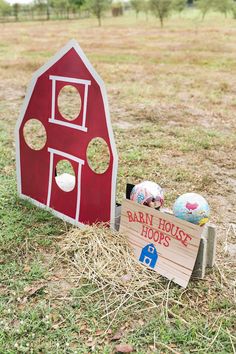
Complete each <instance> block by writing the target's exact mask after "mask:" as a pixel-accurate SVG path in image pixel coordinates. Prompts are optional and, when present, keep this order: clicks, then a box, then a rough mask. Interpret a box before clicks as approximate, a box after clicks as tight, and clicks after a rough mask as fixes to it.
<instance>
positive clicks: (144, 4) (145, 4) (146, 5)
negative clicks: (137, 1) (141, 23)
mask: <svg viewBox="0 0 236 354" xmlns="http://www.w3.org/2000/svg"><path fill="white" fill-rule="evenodd" d="M141 9H142V11H143V12H144V13H145V17H146V21H147V20H148V12H149V10H150V2H149V1H147V0H143V1H142V6H141Z"/></svg>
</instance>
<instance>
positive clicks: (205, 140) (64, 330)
mask: <svg viewBox="0 0 236 354" xmlns="http://www.w3.org/2000/svg"><path fill="white" fill-rule="evenodd" d="M0 33H1V34H0V77H1V80H0V97H1V100H0V167H1V169H0V353H4V354H5V353H39V352H41V353H89V352H92V351H93V352H95V353H112V351H113V350H114V347H115V345H116V344H117V343H121V342H122V343H129V344H131V345H133V347H134V349H135V350H136V352H137V353H140V354H141V353H143V354H146V353H170V352H173V353H192V352H193V353H194V352H195V353H233V352H234V351H235V346H236V344H235V340H236V328H235V324H236V320H235V319H236V317H235V316H236V308H235V276H236V272H235V255H232V254H230V253H227V252H226V251H225V246H226V241H227V243H228V244H232V245H233V244H235V241H236V233H235V227H236V225H235V222H236V218H235V193H236V168H235V166H236V152H235V150H236V119H235V112H236V43H235V38H236V21H235V20H233V19H230V18H224V17H222V16H220V15H218V14H210V15H209V16H208V17H207V18H206V20H205V21H204V22H202V21H201V20H200V15H199V14H198V13H197V12H196V11H186V12H185V13H184V14H182V15H181V16H177V15H176V16H172V17H171V18H170V19H169V20H168V21H166V23H165V27H164V28H163V29H160V27H159V23H158V22H157V20H156V19H154V18H152V17H150V18H149V20H148V21H146V20H145V18H144V17H142V16H140V18H138V19H137V20H136V19H135V17H133V16H131V15H127V16H124V17H122V18H116V19H114V18H112V19H111V18H106V19H105V20H104V22H103V26H102V27H101V28H98V27H97V25H96V21H95V20H94V19H86V20H81V21H52V22H47V23H46V22H27V23H13V24H1V25H0ZM71 38H74V39H76V40H78V42H79V44H80V45H81V47H82V48H83V50H84V51H85V53H86V55H87V56H88V58H89V60H90V61H91V62H92V64H93V65H94V67H95V69H96V70H97V71H98V73H99V74H100V75H101V77H102V78H103V80H104V81H105V83H106V87H107V92H108V98H109V104H110V112H111V117H112V124H113V128H114V132H115V139H116V144H117V148H118V153H119V171H118V185H117V190H118V196H117V199H118V201H121V200H122V197H123V194H124V191H125V185H126V183H127V182H131V183H137V182H139V181H141V180H144V179H150V180H153V181H156V182H157V183H159V184H160V185H161V186H163V188H164V189H165V204H166V206H167V207H172V204H173V202H174V201H175V198H176V197H177V196H178V195H180V194H182V193H184V192H188V191H196V192H199V193H201V194H202V195H203V196H205V197H206V198H207V200H208V201H209V204H210V207H211V211H212V214H211V221H212V222H213V223H215V224H216V225H217V234H218V245H217V263H216V266H215V267H214V269H213V270H211V271H209V272H208V274H207V276H206V278H205V279H204V280H198V281H192V282H191V283H190V285H189V287H188V289H187V290H183V289H180V288H179V287H178V286H177V285H174V284H169V283H168V281H167V280H165V279H161V280H160V282H161V283H162V285H163V286H164V287H165V288H166V296H167V298H166V297H165V298H163V302H164V303H165V304H167V302H168V306H169V307H168V308H169V310H170V312H168V313H162V312H159V311H158V310H156V309H155V308H154V309H148V308H147V309H145V306H146V304H145V303H142V304H141V305H140V308H139V309H136V310H135V311H134V310H130V311H128V312H127V311H126V312H122V309H121V311H120V313H119V315H118V316H117V318H116V319H115V321H114V322H113V324H112V326H111V327H110V328H109V330H107V328H108V326H109V322H108V321H107V319H106V318H103V319H101V317H102V314H101V311H100V305H99V304H100V302H101V301H102V299H101V297H99V296H100V295H99V294H97V295H96V287H95V286H94V285H93V284H92V283H91V284H89V283H88V284H86V286H83V287H77V286H76V283H75V282H74V278H73V276H72V275H73V272H72V271H71V267H70V265H69V264H68V262H67V261H66V259H65V260H64V261H62V260H61V258H59V257H58V255H59V254H60V252H61V249H60V247H61V246H60V242H61V240H62V239H63V238H64V236H63V235H64V234H65V233H66V232H67V231H68V230H69V229H70V228H71V226H70V225H67V224H65V223H63V222H62V221H60V220H58V219H56V218H54V217H53V216H52V215H50V214H49V213H47V212H45V211H42V210H39V209H37V208H36V207H34V206H32V205H31V204H29V203H27V202H24V201H22V200H19V199H18V197H17V192H16V175H15V150H14V135H13V133H14V126H15V123H16V120H17V117H18V114H19V109H20V107H21V104H22V102H23V98H24V95H25V92H26V87H27V85H28V83H29V80H30V78H31V76H32V73H33V72H34V71H35V70H36V69H38V68H39V67H40V66H41V65H42V64H44V63H45V62H46V61H47V60H48V59H49V58H50V57H51V56H52V55H53V54H54V53H55V52H56V51H58V50H59V49H60V48H61V47H62V46H64V44H65V43H66V42H67V41H68V40H69V39H71ZM94 232H96V231H94ZM65 237H66V236H65ZM42 283H43V284H44V286H43V287H42V286H41V284H42ZM94 292H95V295H93V294H94ZM172 300H173V302H172ZM141 310H142V311H141ZM140 311H141V312H140ZM117 330H120V331H121V332H122V336H121V337H120V338H119V339H118V340H116V341H114V340H113V341H112V340H111V338H112V336H113V335H114V333H116V331H117Z"/></svg>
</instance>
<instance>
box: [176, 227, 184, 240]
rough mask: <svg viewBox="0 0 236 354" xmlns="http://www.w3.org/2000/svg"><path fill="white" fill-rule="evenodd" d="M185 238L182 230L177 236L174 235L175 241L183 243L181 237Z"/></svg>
mask: <svg viewBox="0 0 236 354" xmlns="http://www.w3.org/2000/svg"><path fill="white" fill-rule="evenodd" d="M184 236H185V232H184V231H183V230H179V233H178V235H176V240H178V241H181V242H183V241H182V240H183V237H184Z"/></svg>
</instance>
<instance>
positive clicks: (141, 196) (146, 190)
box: [130, 181, 164, 209]
mask: <svg viewBox="0 0 236 354" xmlns="http://www.w3.org/2000/svg"><path fill="white" fill-rule="evenodd" d="M130 200H133V201H135V202H137V203H139V204H143V205H146V206H149V207H152V208H155V209H158V208H160V207H161V206H162V205H163V203H164V192H163V189H162V188H161V187H160V186H159V185H158V184H157V183H155V182H151V181H144V182H141V183H139V184H136V186H134V187H133V189H132V191H131V193H130Z"/></svg>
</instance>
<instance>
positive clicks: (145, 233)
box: [141, 225, 148, 237]
mask: <svg viewBox="0 0 236 354" xmlns="http://www.w3.org/2000/svg"><path fill="white" fill-rule="evenodd" d="M147 233H148V227H147V226H145V225H143V228H142V232H141V236H143V237H147Z"/></svg>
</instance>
